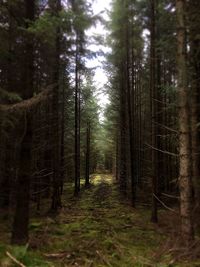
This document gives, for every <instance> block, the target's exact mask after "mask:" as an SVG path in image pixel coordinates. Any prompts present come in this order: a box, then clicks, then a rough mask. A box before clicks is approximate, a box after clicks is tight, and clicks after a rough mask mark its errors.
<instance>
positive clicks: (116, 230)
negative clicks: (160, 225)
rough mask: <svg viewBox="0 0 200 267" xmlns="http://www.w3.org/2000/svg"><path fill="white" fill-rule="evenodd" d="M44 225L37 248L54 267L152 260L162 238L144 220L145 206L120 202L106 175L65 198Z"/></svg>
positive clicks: (144, 263)
mask: <svg viewBox="0 0 200 267" xmlns="http://www.w3.org/2000/svg"><path fill="white" fill-rule="evenodd" d="M144 214H146V216H147V220H146V219H145V221H147V223H144V218H143V216H144ZM48 227H49V230H48V233H47V234H46V240H48V244H44V247H46V249H42V250H43V254H47V255H46V258H47V259H48V261H51V262H55V263H54V265H53V266H56V267H57V266H88V267H89V266H94V267H98V266H99V267H100V266H113V267H114V266H116V267H117V266H119V267H126V266H127V267H131V266H156V265H155V264H154V263H152V257H153V251H154V250H155V249H156V248H157V247H158V246H159V244H160V242H161V241H162V240H163V236H162V235H161V234H158V233H157V234H155V229H154V226H153V225H151V224H150V223H148V213H147V212H146V211H142V210H140V212H137V211H136V210H133V209H132V208H131V207H130V206H125V205H124V204H123V203H121V202H120V200H119V195H118V191H117V188H116V185H115V184H114V183H113V181H112V177H111V176H110V175H97V176H95V177H94V178H93V180H92V186H91V188H89V189H85V190H84V191H83V192H82V193H81V196H80V197H79V198H78V199H74V198H73V197H72V198H70V199H69V198H68V199H66V201H65V203H64V209H63V211H62V213H61V214H60V216H59V217H58V218H57V220H56V222H54V221H53V220H52V222H51V223H50V224H49V225H48V226H47V228H48ZM49 232H50V233H51V234H49ZM43 237H44V236H43ZM45 243H46V242H45Z"/></svg>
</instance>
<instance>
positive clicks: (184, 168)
mask: <svg viewBox="0 0 200 267" xmlns="http://www.w3.org/2000/svg"><path fill="white" fill-rule="evenodd" d="M184 2H185V1H184V0H176V12H177V26H178V34H177V41H178V62H177V67H178V99H179V130H180V135H179V153H180V170H179V188H180V214H181V231H182V236H183V239H184V240H185V242H186V244H188V243H189V242H190V241H191V240H193V239H194V231H193V223H192V217H191V211H192V177H191V150H190V129H189V125H190V120H189V101H188V97H189V94H188V81H187V79H188V70H187V52H186V51H187V50H186V24H185V6H184Z"/></svg>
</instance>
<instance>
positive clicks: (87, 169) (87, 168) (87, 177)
mask: <svg viewBox="0 0 200 267" xmlns="http://www.w3.org/2000/svg"><path fill="white" fill-rule="evenodd" d="M90 138H91V137H90V122H88V123H87V135H86V164H85V186H89V185H90Z"/></svg>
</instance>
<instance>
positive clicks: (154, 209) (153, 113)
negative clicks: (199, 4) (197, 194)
mask: <svg viewBox="0 0 200 267" xmlns="http://www.w3.org/2000/svg"><path fill="white" fill-rule="evenodd" d="M155 39H156V35H155V0H151V51H150V73H151V74H150V88H151V89H150V90H151V91H150V92H151V93H150V101H151V117H152V125H151V145H152V147H153V149H152V214H151V221H152V222H154V223H157V222H158V214H157V199H156V197H157V182H158V181H157V151H156V149H155V148H156V147H157V131H156V114H157V110H156V103H155V101H156V97H157V96H156V51H155Z"/></svg>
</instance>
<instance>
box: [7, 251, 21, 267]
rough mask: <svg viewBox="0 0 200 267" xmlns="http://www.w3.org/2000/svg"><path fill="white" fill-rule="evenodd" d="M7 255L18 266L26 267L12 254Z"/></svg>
mask: <svg viewBox="0 0 200 267" xmlns="http://www.w3.org/2000/svg"><path fill="white" fill-rule="evenodd" d="M6 255H7V256H8V257H9V258H10V259H11V260H12V261H13V262H14V263H16V264H17V265H18V266H20V267H26V266H25V265H24V264H23V263H21V262H20V261H18V260H17V259H16V258H15V257H14V256H13V255H11V254H10V252H8V251H6Z"/></svg>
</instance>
